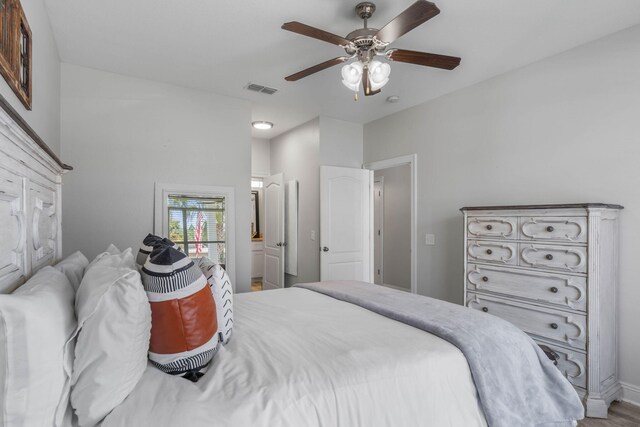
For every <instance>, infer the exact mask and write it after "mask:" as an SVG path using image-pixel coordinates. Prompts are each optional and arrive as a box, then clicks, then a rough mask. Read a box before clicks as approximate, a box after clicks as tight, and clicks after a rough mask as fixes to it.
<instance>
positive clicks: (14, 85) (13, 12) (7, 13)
mask: <svg viewBox="0 0 640 427" xmlns="http://www.w3.org/2000/svg"><path fill="white" fill-rule="evenodd" d="M31 39H32V37H31V28H29V23H28V22H27V17H26V16H25V14H24V9H22V5H21V4H20V0H0V74H2V76H3V77H4V79H5V80H6V82H7V84H8V85H9V87H11V89H12V90H13V92H14V93H15V94H16V96H17V97H18V99H20V102H22V104H23V105H24V107H25V108H26V109H27V110H31V92H32V86H31V75H32V53H31Z"/></svg>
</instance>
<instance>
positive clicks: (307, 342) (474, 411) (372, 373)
mask: <svg viewBox="0 0 640 427" xmlns="http://www.w3.org/2000/svg"><path fill="white" fill-rule="evenodd" d="M14 113H15V112H14ZM0 125H1V126H0V237H1V238H0V293H4V294H5V295H0V344H2V340H3V339H4V340H6V339H7V337H9V338H11V337H13V338H11V339H17V340H22V344H21V345H22V346H23V348H22V353H19V354H20V355H19V356H15V355H12V354H11V352H10V351H9V350H11V349H10V348H9V346H8V345H5V347H4V348H3V347H2V346H1V345H0V362H1V363H0V383H4V384H0V386H3V387H4V390H5V393H4V395H3V396H2V398H1V399H0V421H2V423H0V424H3V425H7V426H31V425H54V426H66V425H70V424H76V423H77V421H78V420H77V417H76V418H74V417H73V415H72V413H73V411H72V408H71V406H70V398H69V394H70V389H71V380H70V378H71V376H72V373H73V371H74V370H75V369H76V366H75V365H74V362H75V363H77V360H78V351H82V348H81V342H80V341H77V342H76V341H74V340H73V338H72V337H73V333H72V331H76V333H77V329H79V328H80V326H77V327H76V325H75V324H74V322H76V318H77V319H80V318H82V317H83V316H84V315H83V314H82V313H81V312H78V310H77V307H78V298H80V297H79V296H78V295H79V293H77V292H79V291H78V287H81V285H80V283H81V282H82V280H83V278H82V274H75V273H71V274H68V272H66V271H65V270H64V268H62V269H61V268H58V270H56V269H52V268H51V267H48V266H49V265H52V264H55V263H56V262H57V261H58V260H59V259H60V257H61V252H60V249H61V240H60V215H61V209H60V202H61V197H60V188H61V182H62V174H63V173H64V172H65V171H67V170H69V169H70V168H69V167H68V166H66V165H64V164H63V163H62V162H61V161H60V160H59V159H57V157H55V155H53V154H52V153H51V152H50V150H49V151H48V150H46V149H44V148H43V143H42V142H41V141H36V140H35V139H34V135H35V134H34V133H33V132H32V131H31V132H29V131H28V129H27V128H25V124H24V123H21V122H20V121H19V120H18V121H17V119H16V117H15V115H13V114H9V113H7V111H6V110H5V111H0ZM107 243H108V242H105V245H106V244H107ZM81 269H82V271H83V272H84V271H85V269H86V266H82V268H81ZM59 271H62V273H60V272H59ZM63 273H64V274H63ZM74 274H75V275H74ZM65 275H66V276H67V277H66V278H65ZM67 280H68V282H67ZM138 280H139V278H138ZM34 281H36V282H38V283H36V285H35V286H34V284H33V283H34ZM25 282H26V284H25ZM63 282H66V283H68V286H67V285H66V284H64V283H63ZM72 282H75V284H74V283H72ZM82 283H83V282H82ZM48 284H51V286H48ZM54 284H55V286H54ZM69 286H71V288H69ZM16 289H18V290H17V291H15V290H16ZM34 289H35V290H38V289H40V290H44V292H46V294H45V297H46V298H44V299H42V298H41V301H40V303H41V308H42V310H41V311H37V310H36V309H35V308H33V309H29V307H31V306H30V305H29V304H32V303H33V301H32V300H33V299H34V298H35V297H34V295H35V293H36V292H35V290H34ZM56 289H60V291H59V292H58V291H56ZM69 289H72V291H70V290H69ZM14 291H15V292H14ZM11 292H14V294H13V295H7V294H9V293H11ZM62 293H64V294H65V295H64V297H60V298H59V300H60V304H58V305H56V306H55V307H53V308H55V309H56V310H58V311H56V310H53V309H52V307H51V306H54V305H55V304H51V303H49V302H48V301H50V298H58V297H59V296H60V295H61V294H62ZM58 294H60V295H58ZM91 297H92V296H91V295H89V296H84V297H82V298H89V299H90V298H91ZM74 300H75V302H74ZM16 301H18V302H19V303H14V302H16ZM65 306H66V307H67V310H66V312H65ZM74 306H75V308H76V311H75V313H74V311H73V310H74ZM20 307H26V308H24V309H22V312H20ZM34 307H35V306H34ZM234 307H235V324H234V334H233V337H232V339H231V340H230V341H229V342H227V343H226V345H224V346H221V347H220V348H219V350H218V352H217V354H216V355H215V358H214V361H213V363H212V364H211V365H210V366H209V367H208V369H207V372H206V373H205V374H204V376H203V377H202V378H201V379H200V380H199V381H197V382H190V381H188V380H185V379H184V378H182V377H180V376H172V375H168V374H166V373H164V372H162V371H160V370H159V369H158V368H157V367H156V366H154V365H153V364H151V363H147V362H146V350H144V359H143V360H142V361H141V363H143V366H142V369H141V375H140V377H139V378H138V377H135V378H130V381H129V382H130V383H131V386H132V387H131V390H130V391H129V390H128V391H127V393H126V394H125V395H124V396H123V398H122V399H121V401H118V403H117V405H115V406H114V407H113V408H110V410H109V411H108V413H106V416H104V417H101V418H100V420H99V422H96V423H95V424H91V425H97V424H101V425H103V426H105V427H107V426H127V425H131V426H175V425H190V426H296V427H298V426H349V427H352V426H367V427H370V426H418V425H430V426H465V427H466V426H469V427H471V426H485V425H493V426H501V425H509V426H513V425H518V423H515V424H514V423H513V422H510V421H509V419H511V418H510V417H511V416H514V417H516V418H514V419H523V420H526V422H522V423H520V424H521V425H523V426H524V425H531V426H534V425H549V426H550V425H553V426H556V427H559V426H564V425H566V426H569V425H575V420H576V419H580V418H582V406H581V404H580V402H579V400H578V398H577V395H576V394H575V391H573V389H572V387H571V386H570V384H569V383H568V382H566V380H564V378H563V377H562V376H561V375H560V374H559V372H557V370H555V368H554V367H553V365H552V363H551V362H550V361H549V360H548V359H547V358H546V356H545V355H544V353H542V352H541V351H540V350H539V349H538V348H537V347H536V346H535V345H534V344H532V342H531V341H530V339H528V337H527V336H526V335H525V334H523V333H521V332H519V331H517V330H515V327H512V326H510V325H507V324H506V323H500V322H503V321H500V320H499V319H497V318H496V320H493V319H492V318H493V316H490V315H485V314H483V313H478V312H475V311H473V310H467V309H465V308H463V307H460V306H454V305H453V304H448V303H444V302H438V301H436V300H432V299H429V298H426V297H417V296H413V295H410V294H406V293H403V292H400V291H394V290H390V289H386V288H382V287H378V286H376V285H373V284H366V283H324V284H322V283H320V284H311V285H301V286H299V287H295V288H290V289H282V290H273V291H264V292H260V293H252V294H241V295H236V296H235V306H234ZM12 310H13V311H12ZM30 310H31V311H30ZM69 310H71V312H70V313H69ZM465 310H466V311H465ZM36 311H37V312H36ZM468 312H473V313H470V314H469V316H467V313H468ZM48 313H52V314H48ZM65 313H66V314H65ZM11 316H14V318H12V317H11ZM15 316H18V317H15ZM20 316H22V317H20ZM29 316H31V317H34V318H35V320H36V321H37V322H39V323H38V324H37V325H36V326H35V327H34V328H32V329H30V328H29V326H28V325H27V324H26V323H22V322H23V321H25V322H26V321H30V319H28V317H29ZM47 316H51V317H47ZM61 316H64V321H62V317H61ZM474 316H476V317H474ZM477 316H484V317H477ZM141 317H144V316H141ZM25 319H26V320H25ZM31 320H33V319H31ZM12 321H13V323H11V322H12ZM23 324H24V325H25V326H24V328H23V326H22V325H23ZM62 324H64V330H62V329H61V328H62ZM47 328H50V329H51V330H52V331H54V332H55V333H51V334H48V335H47V330H48V329H47ZM492 328H495V329H492ZM502 330H509V334H507V335H502V332H500V333H499V334H498V333H494V332H495V331H502ZM124 332H126V331H124ZM38 334H40V335H41V336H37V335H38ZM34 335H35V336H34ZM56 337H60V338H59V339H57V341H56ZM527 340H528V341H527ZM41 341H47V344H51V345H52V346H53V345H58V347H56V350H54V351H48V350H47V351H44V350H40V349H39V346H40V345H41ZM54 341H56V342H54ZM73 345H75V346H76V347H75V349H74V348H73ZM113 347H116V348H117V347H118V343H117V342H116V343H115V344H113ZM79 348H80V350H79ZM74 351H75V361H74V359H73V354H74V353H73V352H74ZM25 355H26V356H25ZM104 356H105V355H103V357H104ZM107 356H108V355H107ZM21 358H24V359H29V360H30V361H31V359H33V361H34V363H37V368H38V369H37V370H34V371H33V372H31V371H28V370H24V372H23V371H21V370H20V369H22V368H20V369H18V371H19V372H16V369H13V370H11V369H7V366H9V367H11V366H26V365H19V363H22V362H21V360H19V359H21ZM38 358H40V359H38ZM523 361H524V362H523ZM125 362H126V363H127V364H129V362H128V361H125ZM139 362H140V360H138V361H137V362H136V363H139ZM16 363H18V365H16ZM25 363H26V362H25ZM144 364H146V365H144ZM145 366H146V367H145ZM2 368H4V371H3V370H2ZM507 368H509V369H510V370H511V371H506V370H505V369H507ZM53 371H56V377H55V382H56V384H58V385H59V389H57V388H56V387H54V386H53V385H52V384H53V383H47V379H46V378H47V375H50V374H51V373H52V372H53ZM505 372H511V373H512V375H507V374H505ZM116 373H117V372H116V371H114V374H116ZM11 378H13V379H11ZM17 383H19V386H20V387H21V389H20V391H19V392H17V393H14V392H11V387H14V386H15V385H16V384H17ZM7 390H9V391H7ZM43 396H44V397H45V398H43ZM45 400H46V402H47V404H48V405H49V409H50V411H49V412H46V411H42V412H39V411H38V409H37V408H38V405H39V403H41V402H43V401H45ZM60 408H63V409H64V410H61V409H60ZM65 408H66V409H65ZM47 414H48V415H47ZM514 414H515V415H514ZM518 417H520V418H518ZM487 420H490V422H488V421H487ZM86 425H88V424H86Z"/></svg>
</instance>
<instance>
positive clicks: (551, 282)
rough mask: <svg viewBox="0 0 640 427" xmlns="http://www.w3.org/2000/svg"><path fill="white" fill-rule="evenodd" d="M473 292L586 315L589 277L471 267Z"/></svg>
mask: <svg viewBox="0 0 640 427" xmlns="http://www.w3.org/2000/svg"><path fill="white" fill-rule="evenodd" d="M467 289H468V290H469V291H472V292H474V291H489V292H496V293H499V294H504V295H507V296H516V297H520V298H527V299H530V300H534V301H539V302H544V303H549V304H556V305H559V306H563V307H565V308H568V309H572V310H580V311H585V310H586V306H587V279H586V277H577V276H569V275H564V274H559V273H558V274H556V273H546V272H545V273H542V272H540V273H538V272H534V271H525V270H508V269H505V268H500V267H487V266H481V265H473V264H470V265H469V268H468V272H467Z"/></svg>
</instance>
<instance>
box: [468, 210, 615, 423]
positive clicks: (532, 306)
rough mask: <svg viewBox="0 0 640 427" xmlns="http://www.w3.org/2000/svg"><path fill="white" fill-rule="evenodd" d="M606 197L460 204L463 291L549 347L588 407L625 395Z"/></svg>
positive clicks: (611, 216)
mask: <svg viewBox="0 0 640 427" xmlns="http://www.w3.org/2000/svg"><path fill="white" fill-rule="evenodd" d="M621 209H622V206H618V205H605V204H597V203H593V204H574V205H544V206H543V205H536V206H504V207H466V208H462V209H461V211H462V212H463V214H464V223H465V233H464V245H465V256H464V260H465V261H464V269H465V283H464V301H465V303H466V305H467V306H468V307H471V308H474V309H477V310H482V311H484V312H487V313H490V314H493V315H495V316H498V317H501V318H503V319H505V320H508V321H509V322H511V323H513V324H515V325H516V326H518V327H519V328H520V329H522V330H523V331H525V332H526V333H527V334H529V335H530V336H531V337H532V338H533V339H534V340H535V341H536V342H537V343H538V344H541V345H546V346H547V347H549V348H550V349H552V350H553V351H555V352H556V353H557V354H558V355H559V356H560V359H559V360H558V368H559V369H560V370H561V371H562V373H563V374H564V375H565V376H566V377H567V378H568V380H569V381H570V382H571V383H572V384H573V385H574V387H575V388H576V390H577V391H578V393H579V394H580V395H581V397H583V399H584V403H585V406H586V409H587V415H588V416H590V417H600V418H606V416H607V409H608V406H609V404H610V403H611V401H612V400H614V399H620V398H621V386H620V383H619V381H618V364H617V360H618V356H617V348H618V344H617V336H616V317H617V313H616V286H617V280H618V216H619V212H620V210H621Z"/></svg>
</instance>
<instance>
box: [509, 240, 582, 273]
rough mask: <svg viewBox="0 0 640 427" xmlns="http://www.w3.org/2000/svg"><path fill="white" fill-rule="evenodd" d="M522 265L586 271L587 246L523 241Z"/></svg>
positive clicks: (575, 271) (574, 271) (521, 245)
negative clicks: (539, 243)
mask: <svg viewBox="0 0 640 427" xmlns="http://www.w3.org/2000/svg"><path fill="white" fill-rule="evenodd" d="M520 265H521V266H525V267H535V268H545V269H553V270H561V271H567V272H571V273H586V272H587V248H586V247H582V246H562V245H538V244H527V243H522V244H520Z"/></svg>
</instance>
